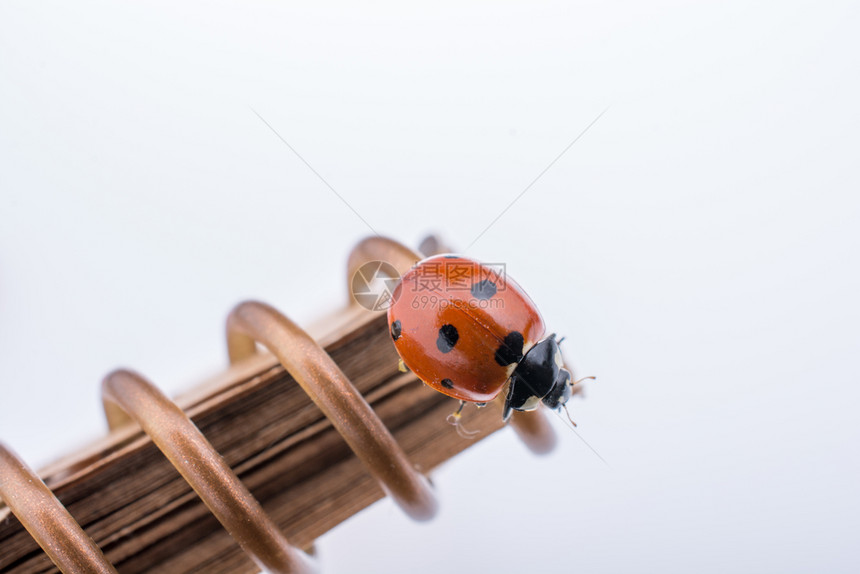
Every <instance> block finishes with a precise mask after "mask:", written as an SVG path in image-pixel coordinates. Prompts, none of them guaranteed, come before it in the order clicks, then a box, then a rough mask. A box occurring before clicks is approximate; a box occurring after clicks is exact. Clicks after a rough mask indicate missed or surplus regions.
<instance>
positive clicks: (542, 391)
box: [502, 333, 573, 420]
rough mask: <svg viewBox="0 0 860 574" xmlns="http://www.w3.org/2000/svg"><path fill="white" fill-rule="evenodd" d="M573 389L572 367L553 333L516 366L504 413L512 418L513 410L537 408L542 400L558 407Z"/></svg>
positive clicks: (562, 404)
mask: <svg viewBox="0 0 860 574" xmlns="http://www.w3.org/2000/svg"><path fill="white" fill-rule="evenodd" d="M572 393H573V384H572V382H571V376H570V371H568V370H567V369H565V368H564V362H563V361H562V358H561V350H560V349H559V348H558V342H557V341H556V340H555V334H554V333H553V334H552V335H550V336H549V337H547V338H546V339H544V340H543V341H540V342H539V343H537V344H535V345H534V346H533V347H532V348H531V349H529V350H528V352H526V354H525V355H524V356H523V358H522V359H521V360H520V362H519V364H518V365H517V367H516V368H515V369H514V372H513V374H511V382H510V386H509V387H508V395H507V398H506V399H505V408H504V411H503V414H502V416H503V418H504V420H508V418H510V416H511V413H512V412H513V411H533V410H534V409H536V408H537V407H538V405H539V404H540V403H541V402H543V404H544V405H546V406H547V407H549V408H551V409H557V408H559V407H562V406H564V404H565V403H566V402H567V400H568V399H569V398H570V396H571V394H572Z"/></svg>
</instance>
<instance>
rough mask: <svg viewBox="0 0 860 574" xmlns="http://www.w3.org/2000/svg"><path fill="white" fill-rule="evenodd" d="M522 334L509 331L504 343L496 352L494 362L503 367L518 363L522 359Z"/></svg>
mask: <svg viewBox="0 0 860 574" xmlns="http://www.w3.org/2000/svg"><path fill="white" fill-rule="evenodd" d="M524 342H525V341H524V340H523V334H522V333H520V332H519V331H511V332H510V333H508V334H507V336H506V337H505V341H504V342H503V343H502V344H501V345H499V348H498V349H497V350H496V362H497V363H498V364H500V365H501V366H503V367H507V366H508V365H510V364H512V363H518V362H519V361H520V359H522V358H523V343H524Z"/></svg>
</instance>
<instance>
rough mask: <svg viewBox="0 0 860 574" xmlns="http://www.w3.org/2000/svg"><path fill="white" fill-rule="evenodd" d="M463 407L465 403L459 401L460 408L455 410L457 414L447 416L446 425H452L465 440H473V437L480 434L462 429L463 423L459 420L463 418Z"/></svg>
mask: <svg viewBox="0 0 860 574" xmlns="http://www.w3.org/2000/svg"><path fill="white" fill-rule="evenodd" d="M465 406H466V401H460V408H459V409H457V412H454V413H451V414H450V415H448V418H447V421H448V424H450V425H452V426H453V427H454V428H455V429H456V430H457V434H458V435H460V436H461V437H463V438H465V439H469V440H474V438H475V435H478V434H480V432H479V431H470V430H466V429H465V428H463V423H462V422H461V420H460V419H461V418H462V417H463V407H465Z"/></svg>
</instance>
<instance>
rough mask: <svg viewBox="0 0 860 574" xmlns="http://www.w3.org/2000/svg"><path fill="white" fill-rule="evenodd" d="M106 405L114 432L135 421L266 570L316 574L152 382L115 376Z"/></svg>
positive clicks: (105, 391)
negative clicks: (311, 573) (115, 429)
mask: <svg viewBox="0 0 860 574" xmlns="http://www.w3.org/2000/svg"><path fill="white" fill-rule="evenodd" d="M102 400H103V401H104V406H105V414H106V415H107V419H108V424H109V425H110V427H111V428H112V429H114V428H118V427H120V426H122V425H124V424H127V423H129V422H131V421H132V420H133V421H134V422H136V423H137V424H139V425H140V427H141V428H142V429H143V431H144V432H145V433H146V434H147V435H149V437H150V438H151V439H152V442H153V443H155V445H156V446H157V447H158V448H159V449H161V452H163V453H164V455H165V456H166V457H167V459H168V460H169V461H170V463H171V464H172V465H173V466H174V467H176V470H178V471H179V473H180V474H181V475H182V477H183V478H184V479H185V480H186V481H187V482H188V484H190V485H191V487H192V488H193V489H194V491H195V492H196V493H197V495H198V496H199V497H200V498H201V500H203V502H204V503H205V504H206V506H207V507H208V508H209V510H210V511H211V512H212V514H214V515H215V517H216V518H218V520H219V521H220V522H221V524H222V525H223V526H224V528H225V529H226V530H227V532H229V533H230V536H232V537H233V538H234V539H235V540H236V542H238V543H239V545H240V546H241V547H242V549H243V550H245V552H246V553H247V554H248V555H249V556H251V557H252V558H253V559H254V561H255V562H256V563H257V565H258V566H259V567H260V568H262V569H263V570H265V571H268V572H275V573H277V574H288V573H294V572H312V571H314V570H315V568H313V566H312V561H311V559H310V558H309V557H308V556H307V555H306V554H305V553H304V552H302V551H301V550H299V549H297V548H295V547H293V546H292V545H291V544H290V543H289V542H287V539H286V538H285V537H284V535H283V534H282V533H281V531H280V529H279V528H278V527H277V525H275V523H274V522H273V521H272V519H271V518H269V516H268V515H267V514H266V513H265V511H264V510H263V508H262V507H261V506H260V503H259V502H257V500H256V499H255V498H254V496H253V495H252V494H251V493H250V492H249V491H248V489H247V488H246V487H245V485H244V484H242V481H240V480H239V477H237V476H236V474H235V473H234V472H233V471H232V470H231V469H230V466H229V465H228V464H227V463H226V462H225V461H224V459H223V458H222V457H221V455H220V454H218V451H216V450H215V448H214V447H213V446H212V444H211V443H210V442H209V441H208V440H206V437H204V436H203V433H201V432H200V430H199V429H198V428H197V426H196V425H195V424H194V423H193V422H191V419H189V418H188V415H186V414H185V413H184V412H183V411H182V409H180V408H179V407H178V406H177V405H176V403H174V402H173V401H171V400H170V399H168V398H167V397H166V396H165V395H164V394H163V393H162V392H161V391H160V390H158V389H157V388H156V387H155V386H154V385H152V384H151V383H150V382H149V381H147V380H145V379H144V378H143V377H141V376H140V375H137V374H135V373H132V372H130V371H122V370H121V371H114V372H113V373H111V374H109V375H108V376H107V377H105V379H104V381H103V383H102Z"/></svg>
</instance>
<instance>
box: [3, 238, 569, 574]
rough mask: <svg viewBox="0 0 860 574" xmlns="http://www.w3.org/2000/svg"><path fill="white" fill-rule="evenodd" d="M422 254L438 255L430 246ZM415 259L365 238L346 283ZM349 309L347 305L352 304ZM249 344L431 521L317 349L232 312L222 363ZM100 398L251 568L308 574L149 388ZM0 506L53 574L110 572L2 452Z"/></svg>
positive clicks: (276, 326) (542, 440)
mask: <svg viewBox="0 0 860 574" xmlns="http://www.w3.org/2000/svg"><path fill="white" fill-rule="evenodd" d="M423 245H431V246H433V247H432V249H434V250H438V249H443V247H441V245H440V244H439V243H438V242H435V241H434V242H429V243H428V242H427V241H425V243H424V244H423ZM421 258H422V257H421V256H420V255H419V254H418V253H416V252H415V251H412V250H411V249H409V248H408V247H406V246H404V245H403V244H401V243H398V242H396V241H393V240H391V239H387V238H383V237H379V236H376V237H369V238H367V239H365V240H363V241H361V242H359V243H358V244H357V245H356V246H355V248H354V249H353V250H352V252H351V253H350V256H349V261H348V276H347V279H348V281H349V280H351V279H352V277H353V275H354V274H355V272H356V270H357V269H358V268H359V267H361V266H362V265H363V264H365V263H367V262H370V261H385V262H387V263H389V264H391V265H392V266H393V267H394V268H396V269H397V271H398V272H399V273H400V274H401V275H402V274H403V273H405V272H406V271H407V270H408V269H409V268H410V267H411V266H412V265H414V264H415V263H416V262H417V261H419V260H420V259H421ZM350 301H351V302H352V303H354V302H355V301H354V299H353V298H352V296H351V297H350ZM258 342H259V343H261V344H262V345H264V346H266V347H267V348H268V349H269V350H270V351H271V352H272V353H273V354H274V355H275V356H276V357H277V358H278V360H279V361H280V362H281V364H282V365H283V366H284V368H285V369H286V370H287V371H288V372H289V373H290V374H291V375H292V376H293V378H294V379H295V380H296V381H297V382H298V384H299V385H300V386H301V387H302V388H303V389H304V390H305V392H306V393H307V394H308V395H309V396H310V397H311V399H312V400H313V401H314V403H316V404H317V406H318V407H319V408H320V409H321V410H322V411H323V413H324V414H325V415H326V416H327V417H328V418H329V419H330V420H331V422H332V425H333V426H334V427H335V428H336V429H337V430H338V432H340V434H341V435H342V436H343V438H344V440H346V442H347V443H348V444H349V446H350V447H351V448H352V449H353V451H354V452H355V453H356V456H358V458H359V459H360V460H362V462H363V463H364V464H365V465H366V466H367V468H368V470H369V471H370V472H371V474H372V475H373V476H374V477H376V479H377V480H378V481H379V483H380V485H381V486H382V488H383V489H384V490H385V491H386V493H388V494H389V495H390V496H391V497H392V498H393V499H394V500H395V502H397V504H398V505H400V506H401V508H402V509H403V510H404V511H405V512H406V513H407V514H408V515H409V516H411V517H412V518H414V519H416V520H427V519H429V518H432V517H433V516H434V515H435V513H436V510H437V503H436V499H435V496H434V495H433V492H432V489H431V488H430V484H429V482H428V481H427V479H426V478H425V477H424V476H423V475H421V474H420V473H419V472H418V471H417V470H416V469H415V468H414V467H413V466H412V464H411V463H410V462H409V460H408V459H407V457H406V454H405V453H404V452H403V450H402V449H401V448H400V446H399V445H398V444H397V443H396V441H395V440H394V437H393V436H392V435H391V433H390V432H389V431H388V429H387V428H386V427H385V425H384V424H383V423H382V421H381V420H380V419H379V417H378V416H377V415H376V413H374V411H373V409H371V407H370V405H368V404H367V402H366V401H365V400H364V398H363V397H362V396H361V393H359V391H358V390H357V389H356V388H355V387H354V386H353V385H352V383H351V382H350V381H349V380H348V379H347V378H346V376H345V375H344V374H343V372H342V371H341V370H340V368H339V367H338V366H337V365H336V364H335V363H334V361H333V360H332V359H331V357H329V355H328V354H327V353H326V352H325V350H324V349H323V348H322V347H321V346H320V345H319V344H318V343H317V342H316V341H314V340H313V339H312V338H311V337H310V336H309V335H308V334H307V333H305V331H303V330H302V329H301V328H299V327H298V326H297V325H296V324H295V323H293V322H292V321H290V320H289V319H288V318H287V317H285V316H284V315H282V314H281V313H279V312H278V311H277V310H275V309H274V308H273V307H271V306H269V305H266V304H265V303H260V302H254V301H250V302H245V303H241V304H240V305H238V306H236V307H235V308H234V309H233V311H231V313H230V314H229V316H228V318H227V346H228V351H229V355H230V361H231V362H236V361H239V360H241V359H244V358H247V357H250V356H252V355H254V354H255V353H256V343H258ZM102 399H103V401H104V406H105V414H106V416H107V419H108V424H109V426H110V428H111V429H114V428H116V427H118V426H121V425H124V424H128V423H130V422H132V421H133V422H136V423H137V424H139V425H140V427H141V428H142V429H143V431H144V432H145V433H146V434H148V435H149V437H150V438H151V439H152V441H153V443H154V444H155V445H156V446H158V448H159V449H161V451H162V452H163V453H164V454H165V456H166V457H167V458H168V460H170V462H171V463H172V464H173V466H174V467H176V469H177V470H178V471H179V472H180V474H181V475H182V476H183V477H184V478H185V480H186V481H187V482H188V483H189V484H190V485H191V487H192V488H193V489H194V490H195V491H196V492H197V494H198V496H200V498H201V499H202V500H203V502H204V503H205V504H206V506H207V507H208V508H209V510H210V511H211V512H212V513H213V514H214V515H215V516H216V517H217V518H218V520H219V521H221V523H222V524H223V525H224V527H225V529H226V530H227V531H228V532H229V533H230V535H231V536H232V537H233V538H234V539H235V540H236V541H237V542H238V543H239V545H240V546H241V547H242V548H243V549H244V550H245V551H246V552H247V553H248V554H249V555H250V556H251V557H252V558H253V559H254V560H255V562H256V563H257V564H258V566H260V567H261V568H263V569H265V570H268V571H270V572H275V573H278V574H282V573H298V572H309V571H313V570H314V563H313V561H312V560H311V559H310V558H309V557H308V556H307V554H305V553H304V552H302V551H301V550H299V549H297V548H295V547H294V546H292V545H291V544H290V543H289V542H288V541H287V540H286V539H285V538H284V536H283V534H282V533H281V532H280V530H279V529H278V527H277V526H276V525H275V523H274V522H273V521H272V520H271V518H269V517H268V516H267V515H266V514H265V512H264V511H263V509H262V507H261V506H260V504H259V503H258V502H257V501H256V499H254V497H253V495H251V493H250V492H249V491H248V489H247V488H246V487H245V486H244V485H243V484H242V482H241V481H240V480H239V478H238V477H237V476H236V475H235V473H234V472H233V471H232V470H231V469H230V467H229V466H228V465H227V463H226V462H225V461H224V459H223V458H222V457H221V455H220V454H218V452H217V451H216V450H215V449H214V447H213V446H212V445H211V444H210V443H209V441H208V440H207V439H206V438H205V437H204V436H203V434H202V433H201V432H200V430H199V429H198V428H197V427H196V426H195V425H194V423H193V422H192V421H191V420H190V419H189V418H188V416H187V415H186V414H185V413H184V412H183V411H182V410H181V409H180V408H179V407H178V406H177V405H176V404H175V403H173V402H172V401H171V400H170V399H168V398H167V397H166V396H165V395H164V394H163V393H162V392H161V391H159V390H158V389H157V388H156V387H155V386H154V385H152V384H151V383H149V382H148V381H146V380H145V379H144V378H143V377H141V376H140V375H137V374H135V373H133V372H130V371H125V370H120V371H115V372H113V373H111V374H110V375H108V376H107V377H106V378H105V379H104V381H103V383H102ZM512 426H513V427H514V429H515V430H516V432H517V434H518V435H519V436H520V438H521V439H522V440H523V442H525V443H526V445H527V446H528V447H529V448H530V449H531V450H532V451H534V452H537V453H543V452H548V451H549V450H551V449H552V448H553V446H554V444H555V434H554V432H553V430H552V427H551V426H550V425H549V423H548V422H547V420H546V418H545V417H544V415H543V413H542V412H541V411H534V412H517V413H514V417H513V419H512ZM0 498H2V499H3V500H4V501H5V502H6V504H7V506H9V508H10V509H11V510H12V512H13V513H14V514H15V515H16V516H17V517H18V518H19V520H21V523H22V524H23V525H24V527H25V528H26V529H27V530H28V531H29V532H30V534H31V535H32V536H33V538H34V539H35V540H36V541H37V542H38V543H39V545H40V546H41V547H42V548H43V549H44V550H45V552H46V554H47V555H48V556H49V557H50V558H51V560H53V562H54V564H56V565H57V567H58V568H59V569H60V570H61V571H62V572H64V573H66V574H84V573H95V574H102V573H113V574H115V573H116V570H115V569H114V568H113V566H112V565H111V564H110V563H109V562H108V561H107V559H106V558H105V557H104V555H103V554H102V552H101V550H100V549H99V548H98V546H96V545H95V543H94V542H93V541H92V540H91V539H90V538H89V537H88V536H87V535H86V533H85V532H84V531H83V529H82V528H81V527H80V525H79V524H78V523H77V522H75V520H74V518H72V516H71V515H70V514H69V512H68V511H67V510H66V508H65V507H64V506H63V505H62V504H61V503H60V502H59V501H58V500H57V498H56V497H55V496H54V495H53V493H52V492H51V491H50V489H48V487H47V486H46V485H45V484H44V483H43V482H42V481H41V480H40V479H39V477H38V476H36V475H35V474H34V473H33V471H32V470H30V469H29V468H28V467H27V466H26V465H25V464H24V463H23V462H22V461H21V460H20V459H19V458H18V457H17V456H15V454H14V453H12V452H11V451H10V450H9V449H8V448H6V447H5V446H4V445H2V444H0Z"/></svg>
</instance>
